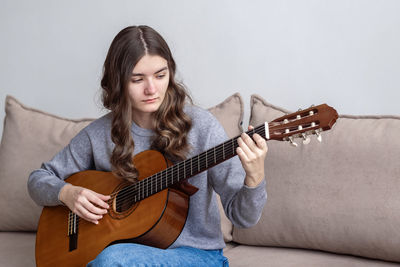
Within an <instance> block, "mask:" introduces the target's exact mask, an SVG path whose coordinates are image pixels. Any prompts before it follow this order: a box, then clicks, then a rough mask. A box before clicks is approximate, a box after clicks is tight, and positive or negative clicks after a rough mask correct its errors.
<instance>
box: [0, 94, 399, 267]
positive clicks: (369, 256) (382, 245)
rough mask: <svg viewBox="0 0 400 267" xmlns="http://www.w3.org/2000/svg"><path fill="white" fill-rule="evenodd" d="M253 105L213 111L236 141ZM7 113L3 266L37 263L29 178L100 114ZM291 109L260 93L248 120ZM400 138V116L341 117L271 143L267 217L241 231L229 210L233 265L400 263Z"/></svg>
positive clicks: (17, 106)
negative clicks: (308, 133) (316, 132)
mask: <svg viewBox="0 0 400 267" xmlns="http://www.w3.org/2000/svg"><path fill="white" fill-rule="evenodd" d="M316 104H319V103H316ZM328 104H329V103H328ZM243 107H244V105H243V100H242V97H241V96H240V94H238V93H236V94H233V95H232V96H229V97H228V98H227V99H225V100H224V101H222V102H221V103H220V104H218V105H216V106H213V107H211V108H209V110H210V112H211V113H213V114H214V115H215V116H216V117H217V119H218V120H219V121H220V122H221V124H222V125H223V126H224V128H225V130H226V132H227V134H228V135H229V136H230V137H231V138H233V137H235V136H237V135H239V134H240V132H242V131H243V129H242V123H243V110H244V108H243ZM5 109H6V116H5V119H4V128H3V135H2V139H1V145H0V196H1V200H2V201H1V202H0V210H1V216H0V266H26V267H27V266H35V231H36V229H37V225H38V220H39V216H40V213H41V207H39V206H37V205H36V204H35V203H34V202H33V201H32V200H31V199H30V197H29V194H28V192H27V186H26V182H27V179H28V175H29V173H30V172H31V171H32V170H33V169H35V168H38V167H39V166H40V164H41V163H42V162H43V161H47V160H49V159H51V158H52V156H53V155H54V154H55V153H56V152H57V151H59V150H60V149H61V148H62V147H64V146H65V145H66V144H67V143H68V142H69V140H70V139H71V138H72V137H73V136H74V135H75V134H77V133H78V132H79V130H80V129H82V128H83V127H85V126H86V125H87V124H89V123H90V122H91V121H92V119H90V118H88V119H79V120H72V119H67V118H63V117H59V116H56V115H53V114H49V113H47V112H44V111H41V110H38V109H35V108H30V107H27V106H25V105H24V104H22V103H20V102H19V101H18V100H17V99H15V98H14V97H12V96H7V98H6V104H5ZM289 112H290V111H289V110H287V109H285V108H281V107H278V106H275V105H273V104H270V103H268V102H267V101H266V100H265V99H264V98H263V97H262V96H259V95H252V96H251V100H250V113H251V115H250V120H249V121H248V123H249V124H250V125H254V126H257V125H259V124H262V123H264V122H265V121H268V122H269V121H272V120H274V119H275V118H277V117H280V116H282V115H284V114H286V113H289ZM339 113H340V111H339ZM246 124H247V121H246ZM399 135H400V116H353V115H340V116H339V118H338V119H337V122H336V124H335V125H334V127H333V129H331V130H330V131H326V132H323V133H322V142H321V143H320V142H318V141H317V140H316V138H313V137H312V138H311V139H312V140H311V142H310V143H309V144H303V142H302V140H301V139H299V140H297V141H296V143H297V144H298V146H297V147H293V146H291V145H290V144H289V143H288V142H279V141H273V140H271V141H268V147H269V152H268V156H267V158H266V161H265V173H266V180H267V194H268V200H267V204H266V205H265V207H264V210H263V213H262V216H261V218H260V220H259V222H258V223H257V224H256V225H255V226H253V227H251V228H248V229H240V228H237V227H234V226H233V225H232V224H231V223H230V222H229V220H228V219H227V218H226V217H225V215H224V212H223V210H222V209H221V229H222V232H223V235H224V239H225V242H226V245H227V246H226V248H225V249H224V254H225V255H226V256H227V257H228V259H229V263H230V266H233V267H235V266H266V267H267V266H282V267H287V266H324V267H329V266H382V267H384V266H400V194H399V192H400V141H399ZM219 205H220V207H221V204H220V203H219Z"/></svg>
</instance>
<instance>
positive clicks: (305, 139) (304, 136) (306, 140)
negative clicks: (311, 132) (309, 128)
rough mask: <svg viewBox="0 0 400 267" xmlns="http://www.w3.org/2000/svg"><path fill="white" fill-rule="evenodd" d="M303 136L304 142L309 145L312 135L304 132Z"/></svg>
mask: <svg viewBox="0 0 400 267" xmlns="http://www.w3.org/2000/svg"><path fill="white" fill-rule="evenodd" d="M301 136H302V137H303V144H304V145H308V144H309V143H310V141H311V139H310V137H309V136H307V135H306V134H305V133H302V134H301Z"/></svg>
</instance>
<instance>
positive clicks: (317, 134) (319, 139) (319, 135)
mask: <svg viewBox="0 0 400 267" xmlns="http://www.w3.org/2000/svg"><path fill="white" fill-rule="evenodd" d="M315 135H316V136H317V140H318V141H319V142H320V143H321V142H322V136H321V134H320V131H319V130H315Z"/></svg>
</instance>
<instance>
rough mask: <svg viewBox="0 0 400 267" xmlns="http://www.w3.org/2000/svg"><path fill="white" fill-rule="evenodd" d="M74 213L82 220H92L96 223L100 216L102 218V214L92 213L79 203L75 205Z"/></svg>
mask: <svg viewBox="0 0 400 267" xmlns="http://www.w3.org/2000/svg"><path fill="white" fill-rule="evenodd" d="M76 214H77V215H78V216H79V217H81V218H83V219H84V220H86V221H89V222H92V223H94V224H98V223H99V220H100V219H101V218H103V216H102V215H96V214H93V213H91V212H90V211H88V210H87V209H86V208H85V207H84V206H81V205H79V206H78V207H77V211H76Z"/></svg>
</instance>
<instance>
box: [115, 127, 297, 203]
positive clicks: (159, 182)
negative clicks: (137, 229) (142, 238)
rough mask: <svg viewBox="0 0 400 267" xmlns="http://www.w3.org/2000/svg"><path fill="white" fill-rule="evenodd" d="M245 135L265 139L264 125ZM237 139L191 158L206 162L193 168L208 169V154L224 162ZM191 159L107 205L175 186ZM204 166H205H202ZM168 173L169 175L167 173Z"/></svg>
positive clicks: (126, 192)
mask: <svg viewBox="0 0 400 267" xmlns="http://www.w3.org/2000/svg"><path fill="white" fill-rule="evenodd" d="M278 124H280V123H276V124H275V125H278ZM270 128H271V127H270ZM291 128H292V130H296V129H297V128H296V127H291ZM270 130H271V129H270ZM246 133H247V134H255V133H257V134H259V135H261V136H263V137H265V128H264V125H260V126H258V127H256V128H254V130H250V131H248V132H246ZM238 137H239V136H237V137H236V138H232V139H230V140H228V141H226V142H225V143H222V144H220V145H218V146H216V147H214V148H215V149H217V150H216V154H215V155H214V151H213V149H214V148H211V149H209V150H207V151H205V152H203V153H201V154H199V155H197V156H195V157H193V158H196V157H198V159H196V160H197V161H202V162H203V161H204V159H206V160H207V161H206V162H205V163H203V164H200V163H201V162H200V163H198V164H195V166H196V167H198V168H200V169H204V170H205V169H207V168H208V167H207V164H208V161H209V159H207V157H208V154H211V155H210V156H211V158H210V159H213V158H218V160H216V161H217V162H218V161H219V160H222V161H224V160H225V159H226V157H224V152H225V151H230V150H233V149H234V147H238V144H237V138H238ZM233 142H234V144H233ZM225 144H227V146H223V145H225ZM232 145H233V147H232ZM221 147H222V148H223V149H222V151H221V150H220V148H221ZM221 153H222V154H223V156H222V158H221ZM235 155H236V151H234V152H233V154H230V155H229V157H233V156H235ZM193 158H191V159H188V160H185V161H181V162H179V163H177V164H175V165H173V166H171V167H168V168H167V169H165V170H163V171H161V172H159V173H157V174H154V175H152V176H149V177H147V178H145V179H143V180H140V181H139V182H138V183H135V184H133V185H131V186H127V187H125V188H123V190H125V192H120V191H122V190H120V191H117V192H115V193H113V194H111V196H112V198H111V199H110V200H109V201H108V203H109V204H110V203H112V202H113V200H114V196H115V195H118V194H120V195H119V197H118V200H120V201H125V200H126V198H131V197H133V196H135V195H136V196H138V199H137V200H136V202H137V201H140V200H142V199H144V198H147V197H149V196H150V195H152V194H154V193H150V194H149V193H148V192H149V188H150V190H153V189H154V188H155V189H156V190H155V193H157V192H159V191H161V190H163V189H165V188H167V187H168V186H170V185H172V184H175V183H176V182H179V181H180V179H181V178H180V177H178V179H176V178H174V177H175V176H177V175H179V176H182V175H181V174H182V172H181V170H183V172H185V169H186V165H187V164H186V162H188V161H191V160H192V159H193ZM218 164H219V163H218ZM179 165H181V166H179ZM204 165H206V166H204ZM204 170H203V171H204ZM168 171H169V172H170V173H168ZM171 172H172V173H171ZM196 174H197V173H195V174H193V176H194V175H196ZM158 176H160V177H159V178H160V179H159V178H158ZM170 177H171V178H170ZM154 180H155V181H154ZM165 180H167V181H168V180H171V181H173V182H172V184H169V185H168V186H164V185H165ZM145 183H147V184H145ZM158 188H160V190H157V189H158ZM161 188H162V189H161ZM141 195H142V196H144V197H141Z"/></svg>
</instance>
